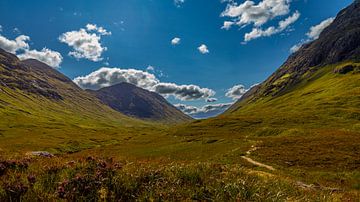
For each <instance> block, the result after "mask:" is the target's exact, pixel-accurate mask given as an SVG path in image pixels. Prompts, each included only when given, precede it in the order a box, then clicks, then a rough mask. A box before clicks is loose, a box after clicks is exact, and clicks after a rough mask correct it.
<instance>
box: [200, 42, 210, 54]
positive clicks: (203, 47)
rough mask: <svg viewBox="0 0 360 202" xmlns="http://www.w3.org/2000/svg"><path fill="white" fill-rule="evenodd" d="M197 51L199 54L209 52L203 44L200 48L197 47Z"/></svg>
mask: <svg viewBox="0 0 360 202" xmlns="http://www.w3.org/2000/svg"><path fill="white" fill-rule="evenodd" d="M198 50H199V52H200V53H201V54H207V53H209V52H210V51H209V49H208V47H207V46H206V45H205V44H202V45H200V46H199V47H198Z"/></svg>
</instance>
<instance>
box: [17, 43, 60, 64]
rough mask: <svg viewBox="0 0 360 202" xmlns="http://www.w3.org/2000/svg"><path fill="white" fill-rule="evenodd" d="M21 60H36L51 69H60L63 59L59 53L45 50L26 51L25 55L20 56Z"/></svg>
mask: <svg viewBox="0 0 360 202" xmlns="http://www.w3.org/2000/svg"><path fill="white" fill-rule="evenodd" d="M18 57H19V58H20V59H21V60H25V59H30V58H31V59H36V60H39V61H41V62H43V63H45V64H47V65H49V66H51V67H54V68H58V67H60V64H61V62H62V59H63V57H62V56H61V54H60V53H59V52H56V51H52V50H50V49H47V48H43V49H42V50H41V51H37V50H25V52H24V53H22V54H20V55H18Z"/></svg>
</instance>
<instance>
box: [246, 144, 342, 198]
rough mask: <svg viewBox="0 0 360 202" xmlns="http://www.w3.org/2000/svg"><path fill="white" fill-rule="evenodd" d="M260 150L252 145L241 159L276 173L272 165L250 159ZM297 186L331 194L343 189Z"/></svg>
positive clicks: (299, 184)
mask: <svg viewBox="0 0 360 202" xmlns="http://www.w3.org/2000/svg"><path fill="white" fill-rule="evenodd" d="M258 149H259V148H258V147H256V146H255V145H252V146H251V149H249V150H248V151H247V152H246V155H245V156H242V157H241V158H243V159H245V160H246V161H247V162H249V163H251V164H253V165H255V166H258V167H262V168H266V169H268V170H270V171H275V170H276V169H275V168H274V167H272V166H270V165H266V164H264V163H261V162H258V161H255V160H253V159H252V158H250V155H251V153H252V152H254V151H256V150H258ZM269 174H270V173H269ZM295 185H296V186H298V187H300V188H303V189H312V190H323V191H330V192H339V191H341V189H339V188H332V187H325V186H321V185H314V184H306V183H304V182H302V181H296V182H295Z"/></svg>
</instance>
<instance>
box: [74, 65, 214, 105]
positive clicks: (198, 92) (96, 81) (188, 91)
mask: <svg viewBox="0 0 360 202" xmlns="http://www.w3.org/2000/svg"><path fill="white" fill-rule="evenodd" d="M74 82H75V83H76V84H77V85H79V86H80V87H81V88H84V89H94V90H96V89H100V88H103V87H107V86H112V85H115V84H118V83H121V82H127V83H131V84H134V85H136V86H138V87H140V88H144V89H147V90H150V91H154V92H157V93H159V94H161V95H163V96H165V97H167V96H174V97H175V98H176V99H179V100H197V99H207V98H209V97H212V96H214V95H215V92H214V91H213V90H211V89H208V88H201V87H199V86H197V85H177V84H174V83H162V82H160V81H159V79H158V78H156V76H155V75H154V74H151V73H149V72H145V71H141V70H136V69H120V68H108V67H103V68H100V69H99V70H97V71H94V72H92V73H90V74H89V75H86V76H80V77H77V78H75V79H74Z"/></svg>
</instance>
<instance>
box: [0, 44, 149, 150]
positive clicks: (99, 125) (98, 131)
mask: <svg viewBox="0 0 360 202" xmlns="http://www.w3.org/2000/svg"><path fill="white" fill-rule="evenodd" d="M0 116H1V117H2V119H1V120H0V128H1V130H0V137H1V141H0V149H1V150H6V149H9V148H8V147H6V145H8V144H12V143H15V145H14V146H15V148H11V149H14V150H16V149H20V150H28V149H36V148H37V149H46V147H48V146H51V147H52V149H54V148H53V146H54V145H57V149H56V150H57V151H62V150H72V149H73V147H75V146H76V147H79V148H82V147H85V148H87V147H92V146H93V145H97V144H99V143H98V142H96V141H95V140H96V139H97V138H98V137H101V139H103V140H102V141H103V142H106V141H107V139H108V141H110V140H111V139H114V138H115V137H111V136H109V134H112V135H113V136H114V135H115V134H118V133H122V132H123V133H124V134H128V133H129V132H130V131H133V132H135V131H138V130H141V128H142V127H147V124H146V123H143V122H142V121H138V120H135V119H131V118H128V117H126V116H124V115H122V114H120V113H118V112H116V111H114V110H112V109H111V108H109V107H108V106H106V105H104V104H102V103H101V102H100V101H98V100H97V98H95V97H94V96H92V95H91V94H90V93H88V92H86V91H84V90H82V89H81V88H79V87H78V86H77V85H76V84H74V83H73V82H72V81H71V80H70V79H69V78H67V77H65V76H64V75H62V74H61V73H59V72H58V71H57V70H55V69H53V68H51V67H49V66H47V65H46V64H44V63H41V62H39V61H36V60H32V59H31V60H25V61H20V60H19V59H18V58H17V57H16V56H15V55H12V54H10V53H7V52H5V51H3V50H0ZM134 126H136V127H137V129H133V128H134ZM114 132H115V133H114ZM24 135H26V136H31V138H24ZM90 139H91V140H90ZM16 145H18V146H16Z"/></svg>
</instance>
